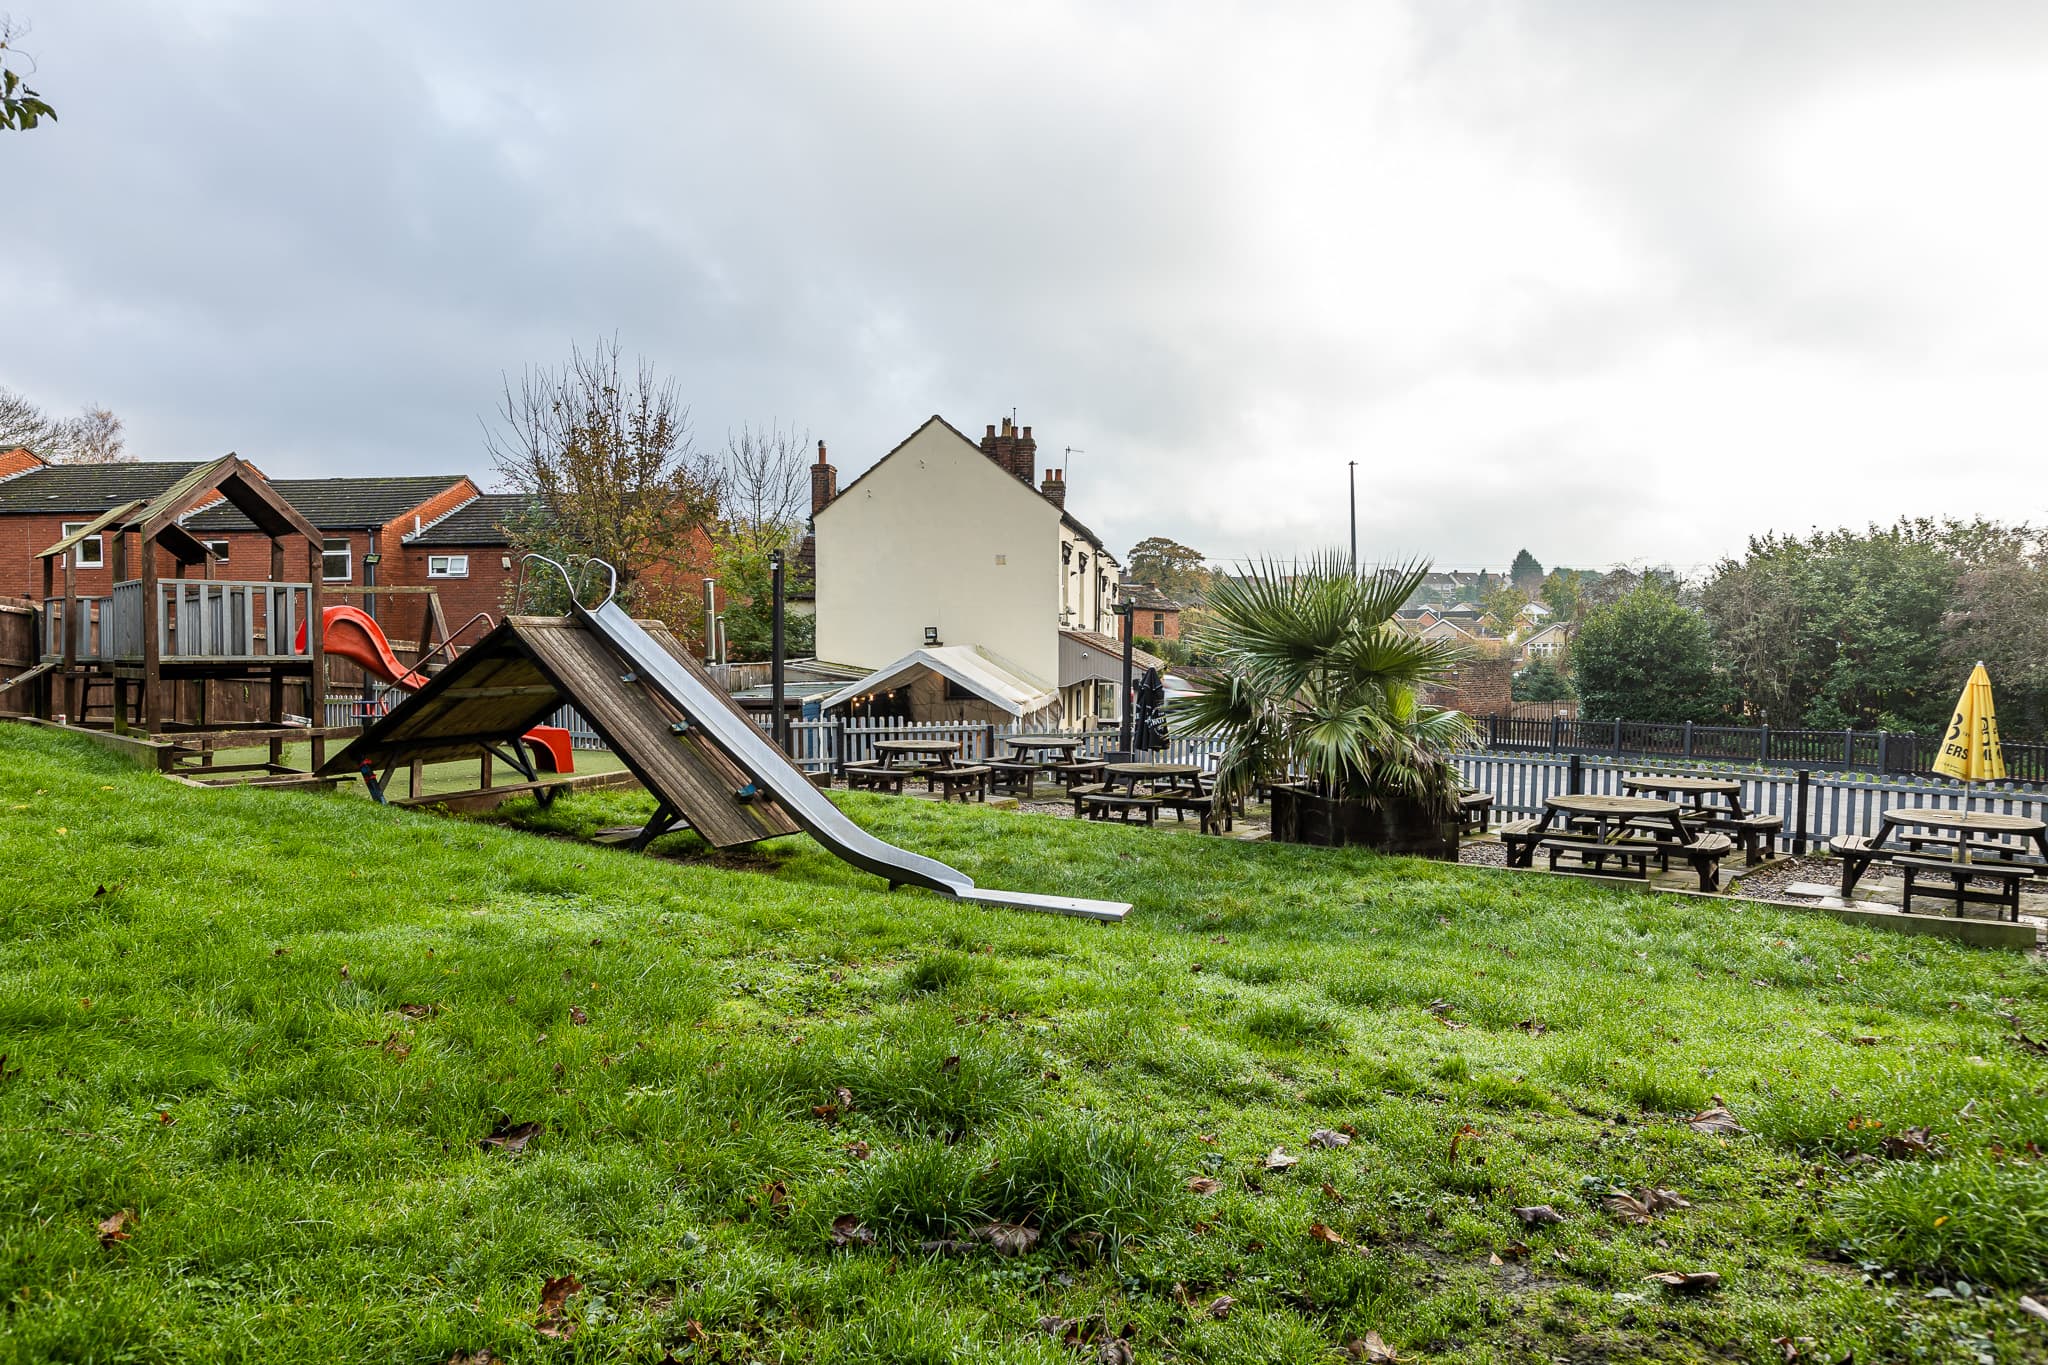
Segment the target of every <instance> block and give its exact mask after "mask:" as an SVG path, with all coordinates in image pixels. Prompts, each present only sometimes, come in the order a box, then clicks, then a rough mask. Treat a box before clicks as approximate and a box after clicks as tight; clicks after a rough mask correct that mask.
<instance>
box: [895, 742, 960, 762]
mask: <svg viewBox="0 0 2048 1365" xmlns="http://www.w3.org/2000/svg"><path fill="white" fill-rule="evenodd" d="M875 752H876V753H877V754H880V755H881V757H882V766H883V767H885V768H893V767H896V766H897V764H896V763H895V762H893V761H892V760H894V759H897V758H903V759H916V758H919V757H922V756H925V755H930V756H931V757H933V758H936V759H948V758H957V757H959V755H960V741H959V740H957V739H878V740H876V741H875ZM907 766H910V767H917V766H918V765H917V764H916V763H914V762H913V763H910V764H908V765H907Z"/></svg>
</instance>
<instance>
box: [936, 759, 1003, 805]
mask: <svg viewBox="0 0 2048 1365" xmlns="http://www.w3.org/2000/svg"><path fill="white" fill-rule="evenodd" d="M988 778H989V767H988V764H986V763H967V764H961V765H958V766H956V767H951V768H933V769H932V770H931V773H930V774H929V776H928V777H927V778H926V781H927V782H936V783H938V784H939V785H940V786H941V787H943V788H944V789H945V790H944V792H943V793H942V794H941V795H940V798H939V799H940V800H942V801H951V800H952V799H953V798H954V797H955V796H958V797H959V798H960V801H961V803H962V804H963V805H964V804H965V803H966V801H967V798H968V797H969V796H970V795H971V796H973V798H974V799H975V800H977V801H986V800H988Z"/></svg>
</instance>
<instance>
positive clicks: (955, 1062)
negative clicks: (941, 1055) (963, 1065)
mask: <svg viewBox="0 0 2048 1365" xmlns="http://www.w3.org/2000/svg"><path fill="white" fill-rule="evenodd" d="M959 1069H960V1054H959V1053H957V1052H956V1053H954V1054H953V1055H952V1056H950V1057H948V1058H946V1060H945V1061H943V1062H940V1063H939V1070H940V1071H941V1072H944V1073H951V1072H955V1071H958V1070H959Z"/></svg>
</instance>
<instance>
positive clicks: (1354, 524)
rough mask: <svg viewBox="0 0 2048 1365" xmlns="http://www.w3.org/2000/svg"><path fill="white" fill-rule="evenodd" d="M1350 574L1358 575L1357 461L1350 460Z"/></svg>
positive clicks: (1354, 576)
mask: <svg viewBox="0 0 2048 1365" xmlns="http://www.w3.org/2000/svg"><path fill="white" fill-rule="evenodd" d="M1351 576H1352V578H1354V579H1355V578H1357V577H1358V461H1356V460H1353V461H1352V462H1351Z"/></svg>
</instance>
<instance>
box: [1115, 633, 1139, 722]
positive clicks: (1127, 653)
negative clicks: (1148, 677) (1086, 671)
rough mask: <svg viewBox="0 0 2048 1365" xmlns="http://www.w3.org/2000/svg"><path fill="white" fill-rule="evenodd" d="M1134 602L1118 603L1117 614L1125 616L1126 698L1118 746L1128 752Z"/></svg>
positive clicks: (1121, 707)
mask: <svg viewBox="0 0 2048 1365" xmlns="http://www.w3.org/2000/svg"><path fill="white" fill-rule="evenodd" d="M1133 605H1134V604H1133V603H1132V602H1131V601H1130V600H1128V599H1126V600H1124V601H1122V602H1119V603H1117V606H1116V610H1117V614H1118V615H1119V616H1121V617H1123V618H1124V700H1123V705H1122V706H1120V707H1119V708H1117V709H1118V710H1119V711H1121V712H1122V713H1123V725H1122V727H1121V729H1120V731H1119V732H1118V735H1117V747H1118V748H1119V749H1121V750H1123V751H1124V753H1126V754H1128V753H1130V752H1131V711H1132V710H1133V709H1134V708H1133V707H1132V705H1131V664H1132V663H1133V662H1134V660H1133V659H1132V657H1131V650H1132V648H1133V646H1134V645H1135V644H1136V641H1134V640H1132V639H1131V608H1132V606H1133Z"/></svg>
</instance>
